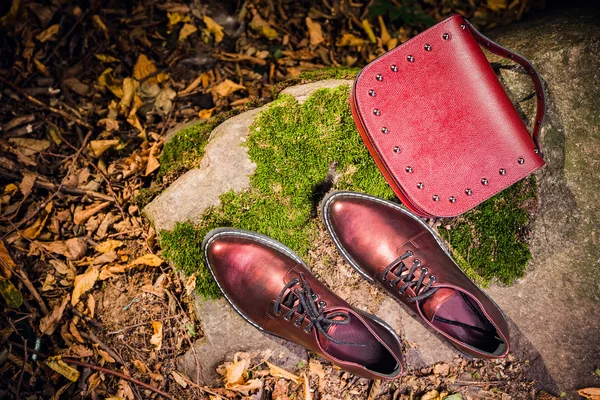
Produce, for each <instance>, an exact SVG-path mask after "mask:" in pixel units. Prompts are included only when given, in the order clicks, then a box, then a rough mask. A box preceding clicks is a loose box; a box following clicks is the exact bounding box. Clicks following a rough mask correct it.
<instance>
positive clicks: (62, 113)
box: [0, 76, 92, 130]
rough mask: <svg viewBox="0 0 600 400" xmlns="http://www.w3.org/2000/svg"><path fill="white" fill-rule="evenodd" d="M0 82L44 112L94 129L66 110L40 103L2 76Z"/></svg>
mask: <svg viewBox="0 0 600 400" xmlns="http://www.w3.org/2000/svg"><path fill="white" fill-rule="evenodd" d="M0 82H2V83H3V84H5V85H6V86H8V87H10V88H11V89H13V90H14V91H16V92H17V93H19V95H21V96H23V97H25V98H26V99H27V100H28V101H29V102H31V103H33V104H35V105H36V106H38V107H41V108H43V109H44V110H47V111H50V112H51V113H53V114H57V115H60V116H61V117H63V118H65V119H68V120H69V121H72V122H75V123H76V124H78V125H81V126H83V127H85V128H87V129H90V130H91V129H92V126H91V125H90V124H88V123H87V122H85V121H83V120H81V119H79V118H77V117H75V116H73V115H71V114H69V113H67V112H65V111H64V110H59V109H58V108H54V107H50V106H49V105H46V104H45V103H43V102H41V101H39V100H38V99H36V98H35V97H33V96H31V95H28V94H27V93H25V91H24V90H23V89H21V88H20V87H18V86H17V85H15V84H14V83H12V82H10V81H7V80H6V79H4V78H2V77H1V76H0Z"/></svg>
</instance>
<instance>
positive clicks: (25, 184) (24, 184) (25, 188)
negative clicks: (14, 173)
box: [19, 172, 37, 196]
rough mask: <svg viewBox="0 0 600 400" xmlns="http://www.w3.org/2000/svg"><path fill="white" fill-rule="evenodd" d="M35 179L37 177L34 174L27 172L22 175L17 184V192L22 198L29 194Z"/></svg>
mask: <svg viewBox="0 0 600 400" xmlns="http://www.w3.org/2000/svg"><path fill="white" fill-rule="evenodd" d="M36 178H37V175H35V174H29V173H27V172H25V173H24V174H23V179H22V180H21V182H20V183H19V190H20V191H21V194H23V196H27V195H29V193H31V189H33V185H34V184H35V180H36Z"/></svg>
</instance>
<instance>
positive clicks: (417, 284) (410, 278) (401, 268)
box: [381, 250, 438, 302]
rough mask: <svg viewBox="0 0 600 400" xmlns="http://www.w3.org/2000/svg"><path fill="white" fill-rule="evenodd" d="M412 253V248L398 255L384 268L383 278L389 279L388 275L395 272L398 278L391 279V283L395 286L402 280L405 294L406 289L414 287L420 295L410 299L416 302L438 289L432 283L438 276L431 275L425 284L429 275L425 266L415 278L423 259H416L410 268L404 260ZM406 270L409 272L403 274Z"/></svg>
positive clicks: (402, 289)
mask: <svg viewBox="0 0 600 400" xmlns="http://www.w3.org/2000/svg"><path fill="white" fill-rule="evenodd" d="M412 255H413V252H412V251H411V250H407V251H406V252H405V253H404V254H402V255H401V256H400V257H398V258H396V259H395V260H394V261H392V262H391V263H390V265H388V266H387V267H385V269H384V270H383V273H382V276H381V279H382V280H383V281H388V275H389V274H390V273H393V274H394V275H396V279H393V280H390V281H389V285H390V286H392V287H394V286H396V285H398V284H399V283H400V282H404V284H403V285H402V286H401V287H400V289H399V292H400V294H405V293H406V290H407V289H408V288H410V287H412V288H413V290H414V292H415V293H418V295H417V296H414V297H409V298H408V301H410V302H415V301H418V300H423V299H425V298H427V297H429V296H431V295H432V294H434V293H435V292H436V291H437V290H438V288H432V287H431V285H433V282H435V281H436V278H435V276H433V275H429V281H428V282H427V283H426V284H425V285H423V281H424V280H425V276H427V275H428V274H429V270H428V269H427V268H425V267H422V268H421V275H420V276H419V277H418V278H417V279H414V278H415V272H416V271H417V268H419V267H420V266H421V261H419V260H418V259H415V260H414V261H413V265H412V267H410V268H409V267H408V266H407V265H406V264H405V263H404V260H405V259H407V258H408V257H412ZM405 271H408V273H407V274H405V275H402V274H403V273H404V272H405Z"/></svg>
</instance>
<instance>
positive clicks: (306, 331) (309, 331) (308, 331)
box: [302, 328, 312, 334]
mask: <svg viewBox="0 0 600 400" xmlns="http://www.w3.org/2000/svg"><path fill="white" fill-rule="evenodd" d="M302 330H303V331H304V333H306V334H310V333H311V332H312V329H306V328H304V329H302Z"/></svg>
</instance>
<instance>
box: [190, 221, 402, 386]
mask: <svg viewBox="0 0 600 400" xmlns="http://www.w3.org/2000/svg"><path fill="white" fill-rule="evenodd" d="M202 247H203V251H204V255H205V259H206V264H207V266H208V269H209V270H210V271H211V273H212V275H213V277H214V278H215V280H216V282H217V284H218V285H219V288H220V289H221V292H223V295H224V296H225V298H226V299H227V301H228V302H229V303H230V304H231V306H232V307H233V308H234V309H235V310H236V311H237V312H238V313H239V314H240V315H241V316H242V318H244V319H245V320H246V321H248V322H249V323H250V324H252V325H254V326H255V327H256V328H257V329H259V330H261V331H263V332H267V333H270V334H273V335H276V336H279V337H282V338H284V339H287V340H290V341H292V342H295V343H298V344H300V345H302V346H304V347H306V348H308V349H310V350H311V351H313V352H315V353H317V354H320V355H321V356H323V357H324V358H326V359H328V360H330V361H331V362H333V363H334V364H337V365H339V366H340V367H342V368H344V369H346V370H348V371H350V372H352V373H355V374H357V375H361V376H363V377H366V378H369V379H394V378H397V377H398V376H399V375H401V374H402V372H403V359H402V353H401V345H400V339H398V336H397V335H396V333H395V332H394V330H393V329H392V328H391V327H390V326H388V325H387V324H386V323H385V322H383V321H381V320H380V319H378V318H376V317H374V316H372V315H370V314H367V313H365V312H363V311H360V310H357V309H355V308H353V307H351V306H350V305H349V304H348V303H346V302H345V301H344V300H342V299H341V298H340V297H338V296H337V295H336V294H335V293H333V292H331V290H329V289H328V288H327V287H326V286H325V285H323V284H322V283H321V282H319V281H318V280H317V279H316V278H315V277H314V276H313V275H312V274H311V273H310V271H309V270H308V267H307V266H306V264H304V262H303V261H302V260H301V259H300V258H299V257H298V256H297V255H296V254H294V253H293V252H292V251H291V250H290V249H288V248H287V247H285V246H284V245H283V244H281V243H279V242H277V241H275V240H273V239H271V238H269V237H266V236H263V235H260V234H257V233H254V232H248V231H242V230H238V229H233V228H220V229H215V230H213V231H211V232H209V233H208V234H207V235H206V237H205V238H204V243H203V245H202Z"/></svg>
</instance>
